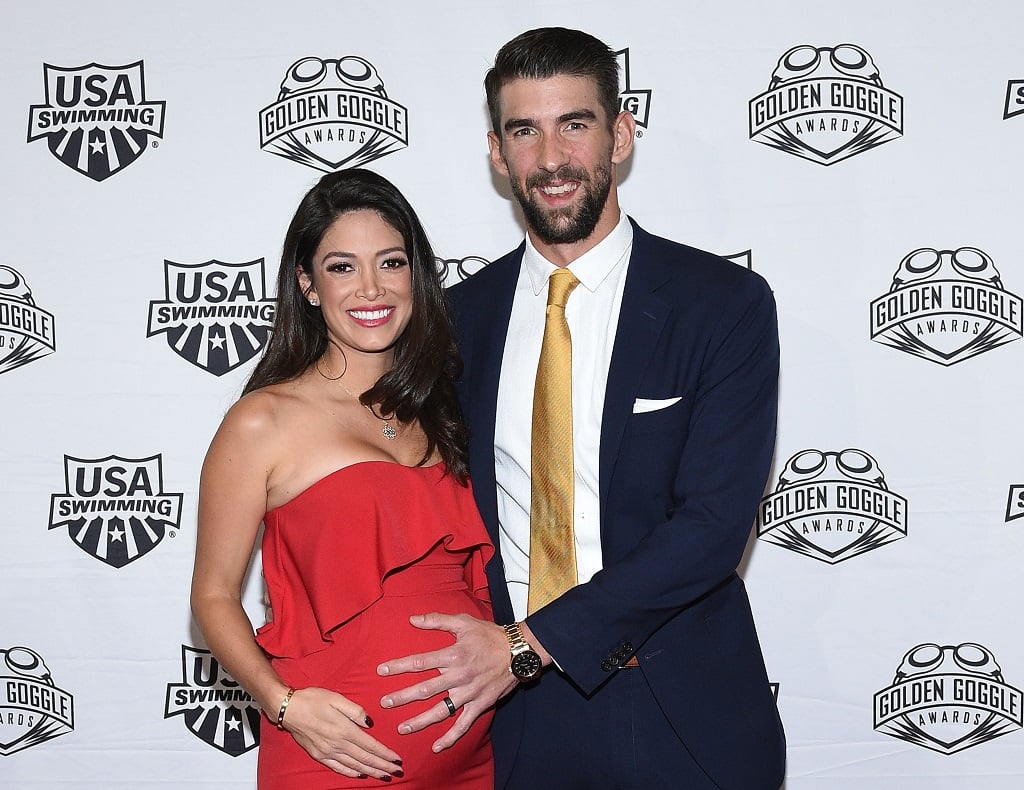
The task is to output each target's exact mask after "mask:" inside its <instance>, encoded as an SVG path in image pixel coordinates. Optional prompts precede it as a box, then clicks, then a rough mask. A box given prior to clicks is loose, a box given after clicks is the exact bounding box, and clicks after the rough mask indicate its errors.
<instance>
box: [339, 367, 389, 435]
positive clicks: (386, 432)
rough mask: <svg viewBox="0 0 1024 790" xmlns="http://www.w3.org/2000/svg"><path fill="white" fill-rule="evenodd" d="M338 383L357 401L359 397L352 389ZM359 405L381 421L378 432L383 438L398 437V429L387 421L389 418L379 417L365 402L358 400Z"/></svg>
mask: <svg viewBox="0 0 1024 790" xmlns="http://www.w3.org/2000/svg"><path fill="white" fill-rule="evenodd" d="M338 384H340V385H341V388H342V389H343V390H345V392H347V393H348V394H349V395H351V396H352V397H353V398H355V399H356V401H359V398H358V397H357V396H356V394H355V393H354V392H352V390H350V389H349V388H348V387H346V386H345V385H344V384H342V383H341V382H340V381H339V382H338ZM360 405H361V406H363V407H364V408H365V409H366V410H367V411H368V412H370V414H372V415H373V416H374V417H376V418H377V419H378V420H380V421H381V422H382V423H384V424H383V425H382V426H381V428H380V432H381V433H382V434H384V438H385V439H397V438H398V431H397V430H395V426H394V425H392V424H391V423H390V422H389V419H390V418H389V417H381V416H380V415H379V414H377V412H375V411H374V410H373V409H372V408H370V407H369V406H367V405H366V404H365V403H361V402H360Z"/></svg>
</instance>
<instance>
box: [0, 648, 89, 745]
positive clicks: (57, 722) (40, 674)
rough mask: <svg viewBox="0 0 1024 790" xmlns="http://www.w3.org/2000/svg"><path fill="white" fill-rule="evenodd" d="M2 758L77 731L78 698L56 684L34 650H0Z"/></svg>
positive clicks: (0, 734)
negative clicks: (76, 705) (76, 704)
mask: <svg viewBox="0 0 1024 790" xmlns="http://www.w3.org/2000/svg"><path fill="white" fill-rule="evenodd" d="M0 660H2V663H0V755H3V756H7V755H9V754H14V753H15V752H20V751H21V750H22V749H29V748H31V747H33V746H38V745H39V744H41V743H45V742H46V741H49V740H52V739H53V738H56V737H58V736H60V735H66V734H67V733H69V732H71V731H72V730H74V729H75V698H74V697H72V696H71V694H70V693H69V692H67V691H65V690H64V689H62V688H60V687H59V686H57V685H56V684H55V683H54V682H53V676H52V675H51V674H50V669H49V667H47V666H46V663H45V662H44V661H43V657H42V656H41V655H39V653H37V652H36V651H35V650H33V649H32V648H30V647H24V646H21V645H14V646H11V647H7V648H0Z"/></svg>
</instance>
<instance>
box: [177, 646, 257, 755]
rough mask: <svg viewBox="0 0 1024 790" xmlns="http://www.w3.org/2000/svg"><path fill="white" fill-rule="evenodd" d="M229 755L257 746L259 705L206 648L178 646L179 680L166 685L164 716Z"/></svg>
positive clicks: (244, 751)
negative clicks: (178, 721) (176, 719)
mask: <svg viewBox="0 0 1024 790" xmlns="http://www.w3.org/2000/svg"><path fill="white" fill-rule="evenodd" d="M172 716H181V717H182V719H183V720H184V722H185V726H186V727H187V728H188V730H189V732H191V733H192V734H193V735H195V736H196V737H197V738H199V740H201V741H203V742H204V743H207V744H209V745H210V746H212V747H214V748H215V749H219V750H220V751H222V752H224V753H225V754H229V755H231V756H232V757H238V756H239V755H240V754H245V753H246V752H247V751H249V750H250V749H253V748H255V747H256V746H259V745H260V708H259V706H258V705H257V704H256V700H254V699H253V698H252V696H251V695H250V694H249V692H247V691H246V690H245V689H243V688H242V687H241V686H239V685H238V682H237V681H235V679H234V678H232V677H231V676H230V675H228V674H227V673H226V672H225V671H224V669H223V667H221V665H220V663H219V662H218V661H217V659H216V658H214V657H213V654H212V653H211V652H210V651H209V650H202V649H199V648H195V647H189V646H187V645H182V646H181V683H168V684H167V699H166V701H165V703H164V718H165V719H169V718H171V717H172Z"/></svg>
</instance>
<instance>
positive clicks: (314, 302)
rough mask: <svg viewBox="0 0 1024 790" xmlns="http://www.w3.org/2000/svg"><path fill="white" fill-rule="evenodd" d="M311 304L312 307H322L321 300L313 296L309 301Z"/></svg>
mask: <svg viewBox="0 0 1024 790" xmlns="http://www.w3.org/2000/svg"><path fill="white" fill-rule="evenodd" d="M309 303H310V304H311V305H313V307H319V306H320V300H319V299H317V298H316V297H315V296H311V297H310V299H309Z"/></svg>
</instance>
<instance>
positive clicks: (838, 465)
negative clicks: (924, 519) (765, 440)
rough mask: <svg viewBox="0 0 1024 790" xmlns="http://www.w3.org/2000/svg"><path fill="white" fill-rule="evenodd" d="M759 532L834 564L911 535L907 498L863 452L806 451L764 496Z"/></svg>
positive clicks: (791, 461) (769, 539)
mask: <svg viewBox="0 0 1024 790" xmlns="http://www.w3.org/2000/svg"><path fill="white" fill-rule="evenodd" d="M757 536H758V537H759V538H760V539H761V540H764V541H766V542H768V543H773V544H775V545H776V546H782V547H783V548H785V549H789V550H790V551H795V552H796V553H797V554H803V555H805V556H807V557H813V558H814V559H816V560H821V561H822V562H827V563H829V564H830V565H835V564H836V563H839V562H842V561H843V560H848V559H850V558H852V557H856V556H857V555H859V554H864V553H865V552H868V551H871V550H872V549H877V548H879V547H880V546H885V545H886V544H888V543H892V542H893V541H896V540H900V539H901V538H905V537H906V536H907V500H906V499H905V498H904V497H902V496H900V495H899V494H897V493H895V492H893V491H890V490H889V487H888V486H887V485H886V482H885V475H883V474H882V470H881V468H880V467H879V465H878V462H877V461H876V460H875V459H874V458H872V457H871V456H870V455H868V454H867V453H866V452H864V451H863V450H857V449H847V450H842V451H840V452H833V451H825V452H823V451H821V450H815V449H808V450H801V451H800V452H799V453H797V454H796V455H794V456H793V457H792V458H790V459H789V460H788V461H786V466H785V468H784V469H783V471H782V473H781V474H780V475H779V482H778V485H777V486H776V487H775V491H774V492H773V493H771V494H769V495H768V496H766V497H764V499H762V500H761V506H760V507H759V508H758V511H757Z"/></svg>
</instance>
